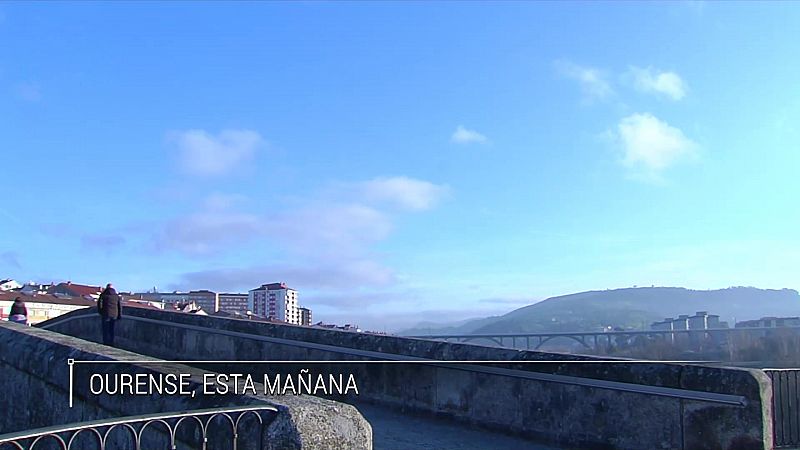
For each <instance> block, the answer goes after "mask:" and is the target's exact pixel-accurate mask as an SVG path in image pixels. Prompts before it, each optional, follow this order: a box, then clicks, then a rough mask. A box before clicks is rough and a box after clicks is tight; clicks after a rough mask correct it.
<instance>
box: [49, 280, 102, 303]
mask: <svg viewBox="0 0 800 450" xmlns="http://www.w3.org/2000/svg"><path fill="white" fill-rule="evenodd" d="M100 292H102V289H101V288H100V286H89V285H85V284H77V283H73V282H71V281H67V282H66V283H58V284H57V285H55V286H53V287H51V288H50V290H49V292H48V293H50V294H53V295H61V296H66V297H83V298H91V299H94V300H97V299H98V298H100Z"/></svg>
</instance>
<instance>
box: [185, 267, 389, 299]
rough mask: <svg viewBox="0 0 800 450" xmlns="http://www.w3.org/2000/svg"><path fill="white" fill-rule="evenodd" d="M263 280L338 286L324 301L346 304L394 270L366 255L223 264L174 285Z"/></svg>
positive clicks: (224, 286) (226, 285) (220, 286)
mask: <svg viewBox="0 0 800 450" xmlns="http://www.w3.org/2000/svg"><path fill="white" fill-rule="evenodd" d="M265 280H283V281H286V282H287V283H288V284H289V285H290V287H295V288H299V289H303V290H309V289H311V290H334V291H336V290H341V291H343V294H342V296H341V297H339V296H336V299H335V300H331V301H330V302H328V303H339V304H341V305H347V304H348V303H349V302H350V300H349V296H351V295H356V293H357V292H358V289H362V288H365V287H366V288H380V287H385V286H389V285H391V284H392V283H394V282H395V281H396V279H395V274H394V272H393V271H392V270H391V269H389V268H387V267H385V266H383V265H381V264H378V263H376V262H375V261H370V260H367V259H348V260H336V261H333V260H327V261H316V262H312V263H308V264H297V263H293V262H288V261H287V262H286V263H285V264H269V265H261V266H253V267H243V268H224V269H212V270H203V271H199V272H189V273H185V274H182V275H181V277H180V281H179V282H178V283H176V284H175V285H173V286H171V287H172V288H175V289H190V288H191V289H196V288H197V286H203V287H204V288H207V289H212V290H220V291H235V290H247V289H252V288H253V287H256V286H259V285H261V284H263V283H264V282H265Z"/></svg>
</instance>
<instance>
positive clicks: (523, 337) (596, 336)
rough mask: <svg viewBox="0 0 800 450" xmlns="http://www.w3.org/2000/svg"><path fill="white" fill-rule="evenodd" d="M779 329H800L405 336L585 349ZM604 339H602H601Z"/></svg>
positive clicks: (526, 347) (745, 328)
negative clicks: (558, 342)
mask: <svg viewBox="0 0 800 450" xmlns="http://www.w3.org/2000/svg"><path fill="white" fill-rule="evenodd" d="M778 330H795V331H797V332H800V327H777V328H776V327H741V328H707V329H703V330H645V331H643V330H638V331H607V332H603V331H566V332H565V331H559V332H548V333H482V334H426V335H414V336H408V337H412V338H419V339H437V340H443V341H445V342H448V341H450V340H451V339H452V340H454V341H455V342H474V341H478V340H481V339H484V340H488V341H492V342H494V343H495V344H497V345H498V346H500V347H509V346H508V345H506V343H507V342H508V341H510V342H511V345H510V347H511V348H525V349H528V350H539V349H540V348H541V347H542V346H543V345H544V344H546V343H547V342H549V341H551V340H553V339H557V338H566V339H572V340H573V341H575V342H577V343H579V344H581V345H582V346H583V347H585V348H586V349H588V350H599V349H600V348H601V345H606V346H610V345H611V344H612V343H613V342H617V341H619V340H625V339H630V338H632V337H635V336H643V337H650V338H660V339H670V340H672V341H674V340H675V336H680V335H688V336H704V337H706V336H712V337H727V336H728V335H731V334H747V333H752V332H770V331H772V332H775V331H778ZM603 341H605V342H603ZM517 342H520V344H521V343H522V342H524V343H525V346H524V347H517Z"/></svg>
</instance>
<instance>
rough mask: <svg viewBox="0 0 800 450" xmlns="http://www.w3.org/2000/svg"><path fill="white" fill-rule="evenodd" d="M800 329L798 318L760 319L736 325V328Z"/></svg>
mask: <svg viewBox="0 0 800 450" xmlns="http://www.w3.org/2000/svg"><path fill="white" fill-rule="evenodd" d="M780 327H800V317H762V318H760V319H758V320H745V321H742V322H737V323H736V328H780Z"/></svg>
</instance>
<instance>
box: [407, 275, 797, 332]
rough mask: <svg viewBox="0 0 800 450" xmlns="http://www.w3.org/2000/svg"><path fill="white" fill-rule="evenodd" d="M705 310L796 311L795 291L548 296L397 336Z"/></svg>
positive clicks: (536, 328) (641, 319)
mask: <svg viewBox="0 0 800 450" xmlns="http://www.w3.org/2000/svg"><path fill="white" fill-rule="evenodd" d="M697 311H708V312H709V313H710V314H718V315H719V316H720V320H723V321H728V322H729V323H730V324H731V326H732V325H733V323H734V321H742V320H749V319H758V318H760V317H763V316H797V315H800V295H798V293H797V291H795V290H791V289H781V290H772V289H757V288H752V287H734V288H728V289H719V290H709V291H696V290H690V289H684V288H671V287H652V288H627V289H613V290H605V291H589V292H581V293H577V294H570V295H564V296H559V297H552V298H548V299H547V300H543V301H541V302H538V303H534V304H532V305H528V306H525V307H522V308H519V309H517V310H514V311H511V312H509V313H508V314H505V315H502V316H497V317H488V318H484V319H477V320H472V321H468V322H466V323H463V324H459V325H456V326H453V325H452V324H451V326H447V327H440V328H432V327H430V326H429V327H425V328H422V327H415V328H416V332H415V333H411V332H409V331H410V330H406V331H404V332H402V334H436V333H451V334H480V333H536V332H545V331H597V330H600V329H602V328H603V327H607V326H611V327H621V328H636V329H641V328H642V326H643V325H644V326H646V327H647V326H649V325H650V324H651V323H652V322H654V321H657V320H661V319H663V318H665V317H677V316H678V315H680V314H689V315H691V314H694V313H695V312H697Z"/></svg>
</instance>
